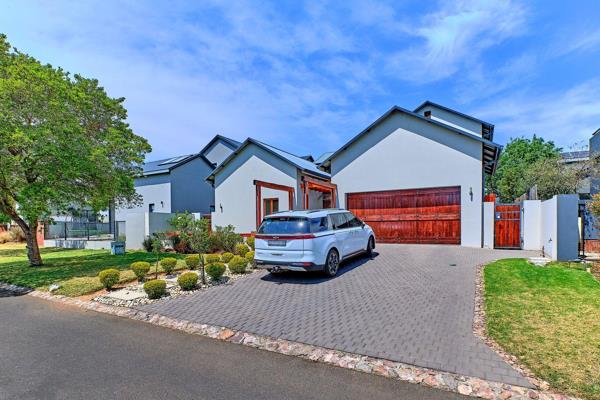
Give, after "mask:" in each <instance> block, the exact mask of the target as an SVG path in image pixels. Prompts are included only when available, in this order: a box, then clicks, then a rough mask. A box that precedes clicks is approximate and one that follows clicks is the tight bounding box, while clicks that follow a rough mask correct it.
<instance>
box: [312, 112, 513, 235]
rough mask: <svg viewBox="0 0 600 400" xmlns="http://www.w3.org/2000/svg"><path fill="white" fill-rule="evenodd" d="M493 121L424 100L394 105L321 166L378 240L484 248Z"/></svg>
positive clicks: (494, 149) (495, 148) (494, 152)
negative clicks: (412, 107) (414, 104)
mask: <svg viewBox="0 0 600 400" xmlns="http://www.w3.org/2000/svg"><path fill="white" fill-rule="evenodd" d="M493 135H494V125H492V124H490V123H487V122H484V121H482V120H479V119H477V118H474V117H471V116H469V115H466V114H463V113H460V112H457V111H454V110H451V109H449V108H447V107H444V106H440V105H438V104H435V103H432V102H429V101H427V102H425V103H423V104H422V105H420V106H419V107H417V108H416V109H415V110H414V111H410V110H406V109H404V108H401V107H397V106H394V107H392V108H391V109H390V110H389V111H387V112H386V113H385V114H383V115H382V116H381V117H379V118H378V119H377V120H376V121H375V122H373V123H372V124H371V125H369V126H368V127H367V128H365V129H364V130H363V131H361V132H360V133H359V134H358V135H356V136H355V137H354V138H352V139H351V140H350V141H349V142H348V143H346V144H344V145H343V146H342V147H341V148H340V149H339V150H337V151H336V152H334V153H333V154H332V155H330V156H329V157H328V158H327V159H326V160H324V161H323V162H322V164H321V167H322V168H323V169H325V170H326V171H328V172H330V173H331V181H332V182H333V183H334V184H336V185H337V195H338V205H339V206H340V207H342V208H347V209H349V210H350V211H352V212H354V213H355V214H356V215H358V216H359V217H360V218H361V219H363V220H364V221H365V222H367V223H368V224H369V225H371V226H372V227H373V229H374V230H375V234H376V235H377V238H378V240H379V241H385V242H397V243H434V244H435V243H439V244H461V245H463V246H472V247H482V246H483V194H484V193H483V192H484V180H485V175H486V174H492V173H493V172H494V170H495V167H496V163H497V160H498V156H499V153H500V150H501V146H500V145H498V144H496V143H494V142H493Z"/></svg>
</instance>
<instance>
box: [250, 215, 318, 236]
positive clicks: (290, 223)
mask: <svg viewBox="0 0 600 400" xmlns="http://www.w3.org/2000/svg"><path fill="white" fill-rule="evenodd" d="M328 229H329V222H328V219H327V217H320V218H310V219H308V218H304V217H275V218H273V217H270V218H265V220H264V221H263V223H262V224H261V225H260V227H259V228H258V233H259V234H261V233H262V234H268V235H295V234H303V233H317V232H324V231H326V230H328Z"/></svg>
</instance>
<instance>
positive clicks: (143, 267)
mask: <svg viewBox="0 0 600 400" xmlns="http://www.w3.org/2000/svg"><path fill="white" fill-rule="evenodd" d="M131 270H132V271H133V273H134V274H135V276H136V277H137V278H138V281H142V279H144V277H145V276H146V274H147V273H148V272H149V271H150V263H149V262H146V261H136V262H134V263H133V264H131Z"/></svg>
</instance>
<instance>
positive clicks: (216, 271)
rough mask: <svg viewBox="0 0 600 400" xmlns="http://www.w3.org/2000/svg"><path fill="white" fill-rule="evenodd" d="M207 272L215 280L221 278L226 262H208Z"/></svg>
mask: <svg viewBox="0 0 600 400" xmlns="http://www.w3.org/2000/svg"><path fill="white" fill-rule="evenodd" d="M205 270H206V274H207V275H208V276H210V277H211V278H212V279H213V280H215V279H219V278H220V277H222V276H223V274H224V273H225V264H223V263H222V262H214V263H211V264H208V265H207V266H206V268H205Z"/></svg>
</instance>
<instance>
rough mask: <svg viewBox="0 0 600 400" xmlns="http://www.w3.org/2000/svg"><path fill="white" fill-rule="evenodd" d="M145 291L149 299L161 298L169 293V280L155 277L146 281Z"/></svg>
mask: <svg viewBox="0 0 600 400" xmlns="http://www.w3.org/2000/svg"><path fill="white" fill-rule="evenodd" d="M144 292H146V294H147V295H148V298H149V299H160V298H161V297H162V296H164V295H165V294H167V282H165V281H163V280H161V279H154V280H151V281H148V282H146V283H144Z"/></svg>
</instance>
